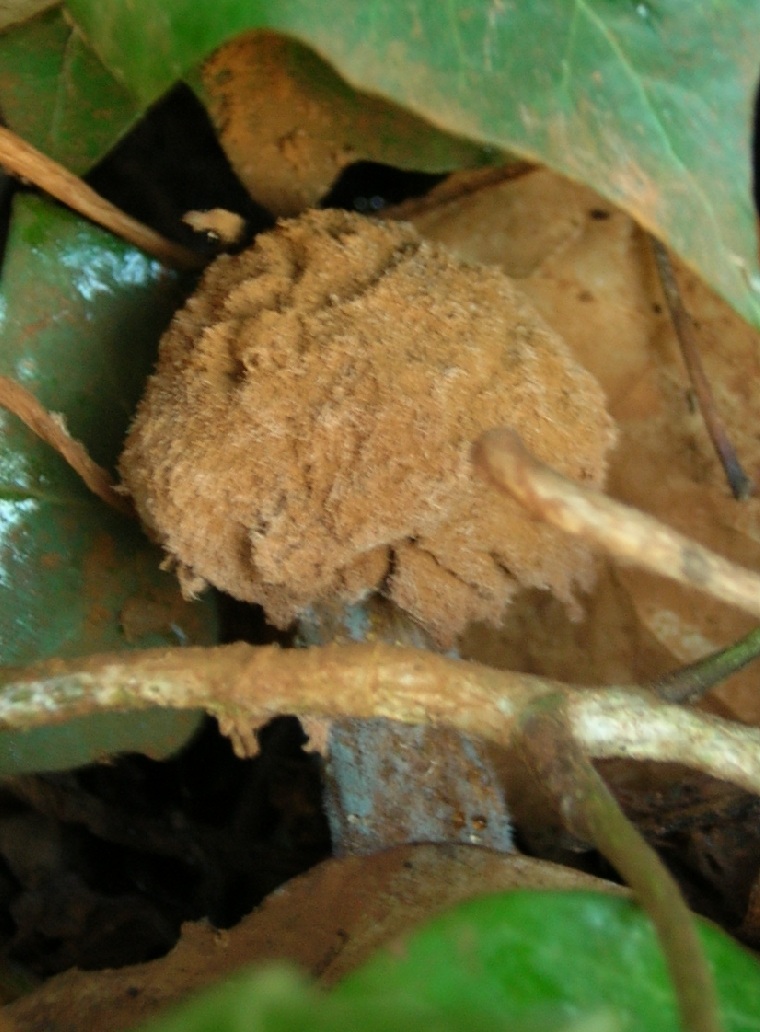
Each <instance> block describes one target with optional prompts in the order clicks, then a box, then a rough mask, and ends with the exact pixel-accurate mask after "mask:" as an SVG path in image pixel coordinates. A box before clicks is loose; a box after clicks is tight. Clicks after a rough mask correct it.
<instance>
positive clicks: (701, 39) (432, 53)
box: [67, 0, 760, 346]
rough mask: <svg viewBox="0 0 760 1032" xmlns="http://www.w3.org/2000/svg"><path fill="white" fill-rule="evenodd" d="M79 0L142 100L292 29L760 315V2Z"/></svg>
mask: <svg viewBox="0 0 760 1032" xmlns="http://www.w3.org/2000/svg"><path fill="white" fill-rule="evenodd" d="M67 7H68V9H69V10H70V11H71V13H72V15H73V17H74V19H75V21H76V23H77V24H78V26H79V27H80V28H81V29H82V31H83V32H84V34H85V36H86V37H87V39H88V40H89V41H90V42H91V43H92V45H93V47H94V49H95V50H96V52H97V53H98V54H99V56H100V58H101V60H102V61H103V63H104V64H105V65H106V66H107V67H108V68H109V69H110V70H111V71H112V72H113V73H114V75H115V76H116V78H117V79H118V80H119V81H120V82H123V83H125V84H126V85H127V86H128V87H129V89H130V90H131V91H133V92H134V94H135V95H136V96H138V97H139V98H141V100H142V102H143V103H144V104H147V103H149V102H150V101H151V100H152V99H153V98H154V97H156V96H157V95H158V94H159V93H160V92H162V91H163V90H164V89H166V87H167V86H168V85H169V84H170V83H171V82H172V81H174V80H175V79H177V78H179V77H181V76H182V75H184V74H185V73H186V72H187V71H188V69H190V68H191V67H192V66H193V65H195V64H196V63H197V62H198V61H200V60H201V59H202V58H203V57H204V56H205V55H207V54H208V53H209V52H210V51H211V50H212V49H213V48H214V47H216V46H218V45H219V44H220V43H221V42H223V41H224V40H225V39H228V38H229V37H231V36H233V35H234V34H236V33H239V32H242V31H243V30H246V29H251V28H269V29H275V30H277V31H281V32H283V33H287V34H292V35H293V36H296V37H298V38H299V39H301V40H302V41H304V42H306V43H308V44H309V45H310V46H312V47H314V48H315V49H316V50H317V51H319V53H320V54H322V55H323V56H324V57H326V58H327V59H328V60H330V61H331V62H332V63H333V64H334V65H335V67H336V68H337V69H338V71H339V72H340V73H341V74H342V75H343V76H344V77H345V78H346V79H348V80H349V81H350V82H351V83H352V84H353V85H355V86H357V87H360V88H361V89H363V90H369V91H374V92H377V93H379V94H381V95H383V96H385V97H388V98H391V99H392V100H394V101H396V102H397V103H399V104H401V105H403V106H405V107H408V108H410V109H411V110H413V111H415V112H417V113H419V114H421V115H423V116H425V117H426V118H428V119H429V120H430V121H432V122H434V123H435V124H436V125H438V126H440V127H442V128H445V129H447V130H448V131H450V132H453V133H456V134H459V135H462V136H464V137H468V138H470V139H472V140H477V141H479V142H481V143H484V144H488V145H491V146H493V147H494V148H498V149H499V150H501V151H508V152H511V153H516V154H521V155H524V156H525V157H528V158H531V159H535V160H537V161H541V162H544V163H546V164H548V165H550V166H552V167H553V168H555V169H557V170H559V171H560V172H563V173H565V174H567V175H569V176H570V177H572V178H574V179H578V180H580V181H583V182H586V183H588V184H590V185H592V186H593V187H595V188H596V189H597V190H599V192H600V193H602V194H604V195H605V196H607V197H608V198H610V199H611V200H612V201H614V202H616V203H618V204H620V205H621V206H623V207H624V208H627V209H628V210H629V211H630V212H631V213H632V214H633V215H634V216H635V217H636V218H637V219H639V220H640V221H641V223H642V224H643V225H644V226H646V227H647V228H649V229H651V230H653V231H655V232H656V233H657V234H658V235H660V236H661V237H662V238H663V239H664V240H666V241H667V242H668V243H669V244H670V246H671V247H673V249H674V250H675V251H677V252H678V253H679V254H681V255H682V256H683V257H684V258H685V259H686V260H687V261H688V262H690V263H691V264H692V265H693V266H694V267H695V268H696V269H697V270H698V271H699V272H700V273H701V274H702V276H703V277H704V278H705V279H706V280H707V281H708V282H709V283H711V284H712V285H713V286H714V287H715V288H716V289H717V290H718V291H719V292H720V293H721V294H723V295H724V296H725V297H726V298H727V299H728V300H729V301H731V302H732V303H733V304H734V305H735V307H736V308H737V309H738V310H739V311H740V312H742V313H743V314H744V316H745V317H746V318H748V319H749V320H750V321H751V322H753V323H755V324H756V325H760V294H758V288H757V285H756V284H755V285H754V286H753V279H752V275H751V274H752V273H753V272H755V271H756V270H757V259H756V256H755V250H756V245H755V237H754V218H753V216H752V211H751V203H750V192H749V181H750V171H749V126H750V123H751V116H750V111H751V103H752V95H753V91H754V87H755V82H756V79H757V72H758V49H757V40H758V39H760V4H757V3H747V2H746V0H722V2H721V3H715V2H714V0H694V2H692V3H688V4H686V3H683V0H658V2H657V3H650V2H649V0H641V2H636V0H574V2H569V0H568V2H564V0H533V2H531V3H517V4H506V3H496V2H491V0H476V2H473V0H450V2H449V3H447V4H441V3H440V2H439V0H354V2H353V3H346V0H323V2H321V3H319V4H315V3H314V2H313V0H220V2H217V3H214V4H198V3H196V2H195V0H163V2H162V3H160V4H156V3H155V0H133V2H131V3H129V4H104V3H102V2H100V0H68V4H67ZM600 346H609V344H608V342H605V341H600Z"/></svg>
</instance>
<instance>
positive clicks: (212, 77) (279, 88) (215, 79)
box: [203, 32, 480, 215]
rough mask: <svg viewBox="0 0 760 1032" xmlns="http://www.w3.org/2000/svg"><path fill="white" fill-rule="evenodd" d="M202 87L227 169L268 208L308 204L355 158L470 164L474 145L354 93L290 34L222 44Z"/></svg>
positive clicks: (287, 209)
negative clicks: (229, 168) (228, 166)
mask: <svg viewBox="0 0 760 1032" xmlns="http://www.w3.org/2000/svg"><path fill="white" fill-rule="evenodd" d="M203 89H204V93H205V98H204V99H205V102H206V106H207V108H208V110H209V113H210V115H211V117H212V119H213V120H214V122H215V124H216V127H217V131H218V133H219V138H220V141H221V143H222V146H223V147H224V149H225V151H226V153H227V156H228V157H229V159H230V162H231V164H232V166H233V168H234V169H235V171H236V173H237V174H238V176H239V177H240V179H241V180H242V182H243V183H244V184H245V186H246V187H247V189H248V190H249V191H250V193H251V196H252V197H254V198H255V199H256V200H257V201H258V202H259V204H262V205H264V207H265V208H267V209H268V210H269V211H271V212H272V214H274V215H297V214H298V213H299V212H301V211H303V210H304V209H305V208H311V207H314V206H316V205H317V204H318V203H319V201H320V200H321V198H322V197H324V195H325V194H326V193H327V192H328V191H329V189H330V187H331V186H332V184H333V181H334V180H335V179H336V178H337V176H338V175H339V173H340V172H341V171H342V170H343V169H344V168H345V167H346V165H349V164H351V163H352V162H355V161H365V160H366V161H383V162H385V163H387V164H390V165H397V166H398V167H400V168H419V167H420V162H421V161H423V162H424V165H425V168H427V169H428V170H431V169H433V168H434V169H435V171H441V172H442V171H447V170H448V169H451V168H461V167H463V166H467V165H472V164H476V163H478V155H479V154H480V148H479V147H478V146H477V145H475V144H472V143H468V142H466V141H464V140H462V141H457V140H456V139H453V138H451V137H448V136H445V135H444V134H442V133H440V132H439V131H438V130H436V129H434V128H433V127H432V126H431V125H430V124H429V123H427V122H425V121H424V120H423V119H421V118H417V117H415V116H414V115H412V114H410V113H409V112H408V111H405V110H403V109H402V108H400V107H397V106H396V105H395V104H392V103H391V102H390V101H387V100H383V99H381V98H380V97H374V96H369V95H367V94H360V93H356V92H354V90H353V89H352V88H351V87H350V86H348V85H347V84H346V82H345V81H344V80H343V79H341V78H340V76H338V74H337V73H336V72H335V71H334V70H333V69H332V68H331V67H330V65H328V64H327V63H326V62H324V61H323V60H322V59H321V58H320V57H318V56H317V55H316V54H315V53H314V51H312V50H310V49H309V48H308V47H305V46H304V45H303V44H302V43H299V42H298V41H297V40H295V39H287V38H285V37H283V36H277V35H274V34H272V33H266V32H255V33H248V34H247V35H244V36H240V37H238V38H237V39H235V40H233V41H232V42H230V43H227V44H225V46H223V47H221V48H220V49H219V50H217V51H216V53H215V54H214V55H213V56H212V57H211V58H210V59H209V60H208V61H207V62H206V64H205V65H204V68H203ZM421 154H424V155H425V157H424V158H421Z"/></svg>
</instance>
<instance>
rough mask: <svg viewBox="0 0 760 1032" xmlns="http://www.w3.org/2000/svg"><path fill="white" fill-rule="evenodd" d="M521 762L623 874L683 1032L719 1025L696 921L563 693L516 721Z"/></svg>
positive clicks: (570, 823) (711, 1031)
mask: <svg viewBox="0 0 760 1032" xmlns="http://www.w3.org/2000/svg"><path fill="white" fill-rule="evenodd" d="M519 728H520V730H519V735H518V748H519V751H520V754H521V756H522V759H523V762H525V763H527V764H528V767H529V770H530V771H531V772H532V773H533V774H534V776H535V778H536V779H537V781H538V782H539V783H540V784H541V785H543V786H545V790H546V791H547V792H548V793H549V794H550V795H551V796H552V798H553V799H556V800H558V801H561V811H562V816H563V818H564V820H565V822H566V824H567V827H568V828H569V830H570V831H571V832H573V833H574V834H575V835H578V836H580V837H581V838H583V839H585V840H587V841H590V842H592V843H593V844H594V845H595V846H596V848H597V849H598V850H599V852H600V853H601V854H602V855H603V856H605V857H606V858H607V859H608V860H609V861H610V862H611V863H612V864H613V866H614V867H615V868H616V869H617V871H618V873H619V874H621V875H622V876H623V878H624V879H625V881H626V882H627V883H628V885H630V887H631V888H632V889H633V891H634V893H635V894H636V896H637V898H638V901H639V903H640V904H641V906H642V907H643V908H644V910H646V912H647V913H648V914H649V916H650V918H651V920H652V923H653V925H654V927H655V929H656V931H657V936H658V938H659V940H660V945H661V947H662V951H663V953H664V955H665V960H666V962H667V965H668V969H669V971H670V976H671V978H672V981H673V988H674V990H675V994H676V1000H677V1003H678V1009H679V1012H680V1017H681V1025H682V1028H683V1029H684V1030H685V1032H719V1030H720V1029H721V1027H722V1024H721V1020H720V1016H719V1009H718V996H717V992H716V988H715V981H714V979H713V977H712V973H711V971H710V967H709V965H708V963H707V959H706V957H705V954H704V950H703V949H702V944H701V942H700V939H699V935H698V933H697V927H696V923H695V921H694V916H693V914H691V912H690V911H689V908H688V907H687V905H686V903H685V901H684V899H683V897H682V896H681V892H680V890H679V888H678V885H677V884H676V882H675V880H674V879H673V878H672V877H671V875H670V873H669V872H668V870H667V868H666V867H665V865H664V864H663V863H662V861H661V860H660V858H659V857H658V855H657V853H655V851H654V850H653V849H652V848H651V847H650V846H649V845H647V843H646V842H645V841H644V839H643V838H642V837H641V835H640V834H639V832H638V831H637V830H636V828H635V827H634V826H633V824H632V823H631V822H630V821H629V820H628V819H627V817H626V816H625V814H624V813H623V811H622V810H621V809H620V807H619V806H618V803H617V801H616V800H615V798H614V796H613V795H612V793H611V792H610V790H609V789H608V788H607V786H606V785H605V783H604V782H603V781H602V779H601V777H600V776H599V775H598V774H597V772H596V770H595V769H594V767H593V765H592V764H591V762H590V760H589V759H588V757H587V756H586V755H584V753H583V752H582V750H581V749H580V747H579V746H578V743H577V740H576V739H575V737H574V735H573V734H572V733H571V730H570V726H569V722H568V720H567V716H566V712H565V700H564V698H563V697H562V696H561V695H556V696H553V697H552V696H549V697H547V698H545V699H542V700H540V701H539V702H538V703H535V704H534V705H533V706H531V707H529V709H528V710H527V711H526V713H525V714H524V715H523V717H522V718H521V720H520V721H519Z"/></svg>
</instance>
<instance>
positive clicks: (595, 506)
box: [473, 430, 760, 616]
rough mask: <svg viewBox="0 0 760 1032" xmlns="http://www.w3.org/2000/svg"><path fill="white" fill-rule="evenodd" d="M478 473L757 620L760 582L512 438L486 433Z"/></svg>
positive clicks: (610, 547) (635, 561) (510, 433)
mask: <svg viewBox="0 0 760 1032" xmlns="http://www.w3.org/2000/svg"><path fill="white" fill-rule="evenodd" d="M473 462H474V464H475V468H476V469H478V470H479V471H480V472H481V473H482V474H483V475H485V476H486V478H487V479H489V480H490V481H491V482H492V483H494V484H495V485H496V486H497V487H499V488H501V489H502V490H503V491H506V492H508V493H509V494H511V495H512V496H513V497H515V498H516V499H517V500H518V501H520V502H521V503H522V504H523V505H524V506H525V508H526V509H527V510H528V511H529V512H530V513H532V515H534V516H536V517H538V518H539V519H542V520H545V521H546V522H547V523H551V524H552V525H553V526H555V527H558V528H559V529H560V530H563V531H565V532H566V533H568V534H574V535H577V536H579V537H582V538H585V539H586V540H587V541H589V542H591V543H593V544H595V545H597V546H599V547H600V548H602V549H604V550H605V551H606V552H608V553H609V554H610V555H612V556H614V557H615V558H617V559H621V560H623V561H624V562H627V563H631V564H632V565H634V566H638V567H641V568H642V569H645V570H651V571H652V572H653V573H659V574H661V575H662V576H663V577H670V578H671V579H672V580H676V581H678V582H679V583H680V584H686V585H687V586H689V587H691V588H697V589H698V590H699V591H704V592H706V593H707V594H708V595H712V596H713V598H717V599H720V600H721V601H722V602H727V603H729V605H733V606H736V607H737V608H739V609H742V610H744V612H746V613H752V614H753V615H755V616H760V576H758V575H757V574H756V573H752V572H751V571H750V570H746V569H744V567H742V566H736V565H735V564H734V563H731V562H729V561H728V559H724V558H723V557H722V556H719V555H716V554H715V553H714V552H711V551H710V550H709V549H708V548H704V547H703V546H702V545H698V544H697V543H696V542H695V541H692V540H691V539H690V538H687V537H684V535H683V534H679V533H678V532H677V531H675V530H672V529H671V528H670V527H667V526H666V525H665V524H664V523H660V521H659V520H656V519H654V518H653V517H651V516H647V515H645V514H644V513H642V512H639V511H638V510H636V509H632V508H630V507H629V506H627V505H623V504H622V503H621V502H616V501H613V500H612V499H611V498H608V497H607V496H606V495H603V494H601V492H599V491H595V490H593V489H591V488H588V487H582V486H581V485H580V484H577V483H576V482H575V481H572V480H568V479H567V478H566V477H563V476H561V475H560V474H559V473H556V472H555V471H554V470H553V469H550V467H549V466H546V465H544V463H542V462H540V461H539V460H538V459H536V458H535V457H534V456H532V455H531V454H530V453H529V452H528V451H527V449H526V448H525V446H524V445H523V443H522V441H521V440H520V437H519V435H518V434H517V433H515V431H514V430H490V431H488V433H486V434H484V435H483V436H482V437H481V438H480V439H479V440H478V441H477V442H476V444H475V447H474V449H473Z"/></svg>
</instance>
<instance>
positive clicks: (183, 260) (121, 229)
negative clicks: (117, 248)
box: [0, 126, 204, 269]
mask: <svg viewBox="0 0 760 1032" xmlns="http://www.w3.org/2000/svg"><path fill="white" fill-rule="evenodd" d="M0 165H2V166H3V167H4V168H5V169H6V171H8V172H9V173H10V174H11V175H14V176H20V177H22V178H23V179H25V180H27V181H28V182H30V183H33V184H34V186H38V187H39V188H40V189H41V190H44V191H45V193H47V194H49V195H50V196H51V197H54V198H55V199H56V200H57V201H60V202H61V203H62V204H65V205H66V206H67V207H69V208H72V209H73V210H74V211H77V212H79V214H80V215H84V217H85V218H87V219H90V220H91V221H92V222H95V223H97V224H98V225H99V226H103V227H104V228H105V229H107V230H109V231H110V232H111V233H114V234H115V235H116V236H118V237H121V238H122V239H124V240H126V241H128V242H129V243H130V244H134V245H135V247H139V248H140V249H141V250H142V251H145V252H146V254H149V255H152V256H153V257H154V258H157V259H158V260H159V261H161V262H163V263H164V264H165V265H170V266H172V267H174V268H178V269H199V268H201V267H202V266H203V264H204V261H203V258H201V257H200V256H199V255H197V254H195V253H194V252H193V251H190V250H189V249H188V248H186V247H182V246H181V244H175V243H174V242H173V241H171V240H167V239H166V237H163V236H161V235H160V234H159V233H156V232H155V231H154V230H152V229H150V228H149V227H148V226H145V225H143V223H142V222H138V221H137V220H136V219H133V218H131V217H130V216H129V215H127V214H126V213H125V212H123V211H122V210H121V209H120V208H117V207H116V206H115V205H113V204H111V203H110V202H109V201H107V200H105V198H103V197H101V196H100V194H98V193H96V192H95V191H94V190H93V189H91V188H90V187H89V186H88V185H87V183H85V182H84V181H83V180H81V179H80V178H79V177H78V176H75V175H74V174H73V173H71V172H69V171H68V169H66V168H64V167H63V165H59V164H58V162H57V161H53V160H52V158H48V157H47V156H46V155H45V154H42V153H41V152H40V151H38V150H37V149H36V148H35V147H32V145H31V144H29V143H27V142H26V141H25V140H22V139H21V137H19V136H17V135H16V134H15V133H13V132H11V131H10V130H9V129H6V128H4V127H3V126H0Z"/></svg>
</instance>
